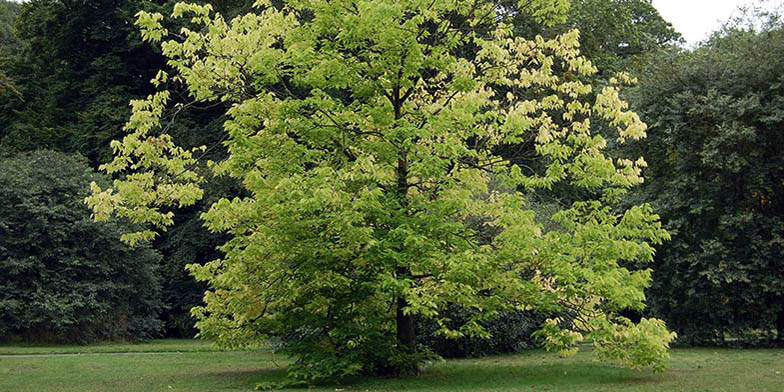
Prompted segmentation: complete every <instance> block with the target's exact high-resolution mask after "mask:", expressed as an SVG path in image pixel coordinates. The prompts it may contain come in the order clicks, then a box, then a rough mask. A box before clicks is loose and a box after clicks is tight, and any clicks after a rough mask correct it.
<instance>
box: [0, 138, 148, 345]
mask: <svg viewBox="0 0 784 392" xmlns="http://www.w3.org/2000/svg"><path fill="white" fill-rule="evenodd" d="M91 181H98V182H105V181H106V178H105V177H103V176H101V175H98V174H96V173H94V172H93V171H92V170H91V169H90V168H89V166H88V165H87V161H86V159H84V158H82V157H79V156H74V155H68V154H63V153H57V152H51V151H38V152H32V153H24V154H19V155H17V156H15V157H13V158H0V339H4V340H10V339H21V340H38V341H57V342H79V343H83V342H89V341H94V340H99V339H138V338H148V337H153V336H156V335H157V334H158V333H159V331H160V330H161V326H162V323H161V321H159V320H158V314H159V313H160V311H161V300H160V283H159V278H158V266H159V263H160V256H159V255H158V254H157V253H156V252H155V251H153V250H152V249H150V248H148V247H135V248H131V247H128V246H125V245H122V244H120V242H119V241H117V238H118V236H119V235H120V233H121V231H123V229H124V227H123V225H120V224H118V223H116V222H108V223H95V222H93V220H92V219H91V217H90V211H89V210H88V209H87V207H86V206H85V205H84V202H83V200H84V197H85V196H86V195H87V193H88V192H89V184H90V182H91Z"/></svg>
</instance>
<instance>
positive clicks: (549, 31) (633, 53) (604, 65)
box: [507, 0, 681, 79]
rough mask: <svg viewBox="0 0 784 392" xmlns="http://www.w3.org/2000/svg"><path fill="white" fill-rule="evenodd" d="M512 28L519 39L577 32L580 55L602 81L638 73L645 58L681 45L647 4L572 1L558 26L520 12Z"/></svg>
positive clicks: (648, 0) (637, 0) (641, 0)
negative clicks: (538, 21)
mask: <svg viewBox="0 0 784 392" xmlns="http://www.w3.org/2000/svg"><path fill="white" fill-rule="evenodd" d="M507 3H514V1H512V0H509V1H507ZM509 6H510V7H511V6H512V4H510V5H509ZM514 25H515V30H516V31H517V32H518V33H519V34H522V35H523V36H533V35H535V34H541V35H543V36H546V37H547V36H553V35H557V34H563V33H565V32H567V31H569V30H571V29H577V30H579V31H580V52H581V53H582V54H583V56H585V57H586V58H588V59H589V60H591V62H592V63H594V65H596V66H597V68H598V69H599V72H600V74H601V75H604V76H605V77H604V79H608V78H609V77H610V76H612V75H614V74H615V73H616V72H620V71H635V73H636V72H637V71H641V70H642V66H643V65H644V63H645V62H646V58H645V55H647V54H651V53H654V52H656V51H658V50H660V49H663V48H666V47H668V46H672V45H674V44H677V43H678V42H681V35H680V34H679V33H678V32H677V31H675V29H673V27H672V25H671V24H670V23H669V22H667V21H665V20H664V19H663V18H662V17H661V15H659V12H658V11H657V10H656V8H655V7H654V6H653V5H652V4H651V0H572V1H571V6H570V8H569V12H567V13H566V18H565V19H564V20H563V22H562V23H557V24H554V25H552V26H545V25H543V24H542V23H537V22H536V20H535V19H534V18H532V17H531V15H530V13H526V12H521V13H518V14H517V15H516V16H515V19H514Z"/></svg>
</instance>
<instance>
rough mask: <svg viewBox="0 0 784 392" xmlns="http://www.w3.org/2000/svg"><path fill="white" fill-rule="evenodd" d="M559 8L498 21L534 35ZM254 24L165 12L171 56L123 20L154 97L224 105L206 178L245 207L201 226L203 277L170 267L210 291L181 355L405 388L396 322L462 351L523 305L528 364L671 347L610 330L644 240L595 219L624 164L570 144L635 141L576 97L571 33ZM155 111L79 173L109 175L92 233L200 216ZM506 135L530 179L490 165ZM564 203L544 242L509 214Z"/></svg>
mask: <svg viewBox="0 0 784 392" xmlns="http://www.w3.org/2000/svg"><path fill="white" fill-rule="evenodd" d="M562 5H563V4H562V2H560V1H531V2H525V1H524V2H521V3H520V6H521V7H523V9H526V10H529V11H532V12H533V14H534V15H538V18H539V19H540V20H541V21H543V22H544V21H547V20H548V19H549V18H551V17H553V15H563V8H562ZM256 6H257V7H258V11H257V12H256V13H253V14H247V15H244V16H242V17H238V18H236V19H234V20H232V21H231V22H230V23H229V22H227V21H225V20H224V19H223V18H222V17H221V16H212V15H211V12H210V11H211V7H201V6H196V5H186V4H179V5H177V6H176V7H175V10H174V16H175V17H182V16H184V15H187V16H188V17H190V20H191V21H192V23H193V24H195V28H191V29H186V30H182V34H181V36H179V37H176V36H175V37H172V38H170V37H169V34H168V30H167V29H166V28H164V27H163V26H162V25H161V24H160V21H161V20H162V19H163V17H162V16H161V15H158V14H150V13H141V14H140V17H139V24H140V25H141V26H143V35H144V37H145V38H146V39H148V40H151V41H153V42H159V41H160V42H162V44H161V45H162V47H163V48H164V54H165V55H166V56H167V58H168V59H169V61H168V62H169V64H170V65H171V66H172V67H174V68H175V69H176V73H174V74H169V73H165V72H161V73H159V74H158V77H157V80H156V83H163V82H165V81H168V80H177V81H180V82H183V83H184V84H185V86H186V87H187V89H188V91H189V93H190V95H191V97H193V98H194V99H196V100H197V101H200V102H227V103H229V104H230V105H231V108H230V109H229V111H228V112H227V121H226V122H225V124H224V126H225V129H226V132H227V139H226V146H227V147H228V149H229V155H228V156H227V157H226V158H225V159H223V160H221V161H218V162H216V163H214V164H213V165H211V167H212V168H213V170H214V171H215V172H217V173H222V174H225V175H228V176H230V177H232V178H236V179H238V180H239V181H241V183H242V185H243V187H244V188H245V189H246V191H247V192H248V195H249V196H248V197H245V198H235V199H232V200H229V199H221V200H218V201H217V202H215V203H214V204H213V205H212V208H211V209H210V210H209V212H208V213H206V214H205V215H204V218H205V220H206V222H207V225H208V227H209V228H210V229H211V230H214V231H216V232H226V233H228V234H229V235H230V237H231V238H230V239H229V240H228V241H227V242H226V243H225V244H224V245H222V246H221V250H222V251H223V252H224V254H225V256H224V257H223V258H222V259H221V260H217V261H215V262H211V263H208V264H206V265H203V266H200V265H194V266H192V270H193V272H194V274H195V275H196V276H197V278H199V279H201V280H203V281H206V282H207V283H209V285H210V291H209V292H208V293H207V295H206V297H205V300H206V306H204V307H200V308H198V309H197V310H196V314H197V315H198V316H199V318H200V321H199V324H198V325H199V329H200V330H201V334H202V336H205V337H210V338H215V339H217V341H218V342H220V343H222V344H225V345H229V346H241V345H255V344H260V343H262V342H264V341H265V340H266V339H269V338H277V339H282V342H283V344H284V348H285V350H286V352H288V353H289V354H293V355H294V356H295V357H296V359H297V361H296V362H295V363H294V364H293V365H292V366H291V367H290V368H289V372H290V375H291V376H292V377H294V378H298V379H304V380H308V381H317V380H323V379H328V378H340V377H344V376H347V375H351V374H357V373H363V372H364V373H386V372H396V373H400V372H410V371H416V369H417V364H418V363H420V361H421V360H422V359H423V355H424V354H426V353H421V352H419V351H418V350H419V348H418V347H417V342H416V340H415V328H416V326H415V316H420V317H425V318H429V319H433V320H436V322H437V323H438V324H439V325H441V329H440V330H439V331H438V332H439V333H441V334H444V335H447V336H452V337H459V336H463V335H470V336H486V335H487V331H486V330H485V329H484V328H483V327H482V325H481V322H482V321H483V320H487V319H489V318H493V317H495V316H497V315H498V314H499V313H500V312H503V311H508V310H512V309H524V308H536V309H540V310H542V311H544V312H548V313H549V314H551V315H552V318H551V319H549V320H547V322H546V323H545V324H544V325H543V327H542V329H541V330H540V331H539V334H540V336H542V338H543V339H544V342H545V345H546V346H547V347H548V348H549V349H558V350H562V351H564V352H573V351H574V350H576V348H575V346H574V344H575V343H577V342H579V341H581V340H582V339H583V338H584V337H585V338H588V339H590V340H591V341H592V342H593V343H594V345H595V352H596V353H597V354H598V355H599V356H601V357H603V358H614V359H618V360H620V361H621V362H623V363H625V364H627V365H630V366H634V367H639V366H653V367H654V368H657V369H660V368H662V367H663V366H664V359H665V358H666V356H667V346H668V343H669V341H670V340H671V339H672V338H673V335H672V334H671V333H670V332H669V331H667V330H666V328H665V327H664V325H663V323H662V322H661V321H659V320H655V319H643V320H642V321H641V322H640V323H639V324H633V323H631V322H630V321H629V320H628V319H625V318H623V317H619V316H618V315H617V311H618V310H621V309H625V308H635V309H640V308H642V307H643V306H644V303H643V301H644V295H643V290H644V288H645V287H647V286H648V284H649V278H650V271H649V270H638V271H630V270H628V269H626V268H623V267H621V266H620V265H619V263H621V262H625V261H626V262H628V261H640V262H642V261H645V260H650V259H651V258H652V256H653V253H654V250H653V248H652V244H654V243H658V242H660V241H662V240H663V239H665V238H666V237H667V234H666V232H664V231H663V230H662V229H661V227H660V224H659V223H658V218H657V216H656V215H654V214H653V213H652V211H651V209H650V207H649V206H647V205H642V206H635V207H632V208H630V209H628V210H623V211H621V210H615V209H613V207H614V206H617V202H618V201H619V200H620V198H621V197H622V195H624V194H625V193H626V192H627V190H628V189H629V188H630V187H632V186H634V185H635V184H639V183H640V182H641V181H642V178H641V177H640V169H641V167H642V166H644V161H643V160H642V159H637V160H636V161H632V160H627V159H618V160H614V159H611V158H609V157H607V156H606V155H605V154H604V152H603V151H604V148H605V146H606V145H607V141H606V140H605V138H603V137H602V136H598V135H592V133H591V131H590V129H591V125H592V124H606V126H611V127H613V128H614V129H615V130H616V132H617V133H616V137H617V138H618V139H619V140H626V139H638V138H641V137H644V136H645V125H644V124H643V123H642V122H640V120H639V117H637V115H635V114H634V113H631V112H628V111H626V110H625V109H626V104H625V103H624V102H622V101H621V100H620V99H619V98H618V90H617V88H616V87H607V88H605V89H604V90H603V91H602V92H601V93H600V94H594V91H593V88H592V87H591V86H590V85H588V84H585V83H583V82H582V81H581V78H582V77H587V76H589V75H591V74H592V73H594V72H596V70H595V68H594V67H593V66H592V65H591V64H590V62H588V61H586V60H585V59H584V58H582V57H579V51H578V50H577V34H576V33H569V34H566V35H562V36H559V37H557V38H556V39H553V40H544V39H541V38H537V39H536V40H525V39H522V38H512V26H511V25H509V24H507V23H504V22H503V17H504V15H503V14H499V13H497V11H498V8H497V7H496V4H491V3H488V2H486V1H483V0H482V1H479V0H477V1H471V0H463V1H447V2H434V1H418V0H409V1H399V0H396V1H381V0H378V1H354V0H339V1H337V0H336V1H316V2H311V1H299V0H296V1H295V0H291V1H284V2H280V3H279V2H275V5H273V4H272V2H269V1H263V0H262V1H257V2H256ZM171 101H172V95H171V93H170V92H169V91H167V90H163V91H160V92H158V93H156V94H153V95H151V96H150V97H148V99H146V100H140V101H135V102H134V103H133V106H134V113H133V115H132V116H131V119H130V121H129V123H128V132H129V133H128V135H126V136H125V137H124V138H123V140H122V141H115V142H113V143H112V146H113V149H114V151H115V153H116V156H115V159H114V160H113V161H112V162H111V163H109V164H107V165H104V166H103V168H104V169H105V170H107V171H108V172H109V173H114V174H119V173H121V172H126V173H127V176H125V177H123V178H122V179H118V180H116V181H115V183H114V186H113V187H112V189H109V190H101V188H99V187H98V186H97V185H96V186H94V194H93V196H91V197H90V198H89V199H88V201H89V204H90V205H91V206H92V207H93V209H94V212H95V216H96V217H97V218H98V219H105V218H107V217H108V216H110V214H117V215H119V216H122V217H125V218H128V219H131V220H132V221H134V222H137V223H147V224H151V225H153V226H157V227H159V228H165V227H167V226H170V225H171V224H172V223H173V222H174V221H173V219H174V218H173V213H172V212H171V211H170V210H169V209H168V206H171V205H180V206H183V205H190V204H192V203H194V202H196V201H197V200H198V199H200V198H201V197H202V194H203V191H202V189H201V188H200V186H199V183H200V181H201V176H200V173H199V172H198V171H197V170H194V167H195V166H194V165H195V164H196V163H197V158H198V156H199V154H200V151H201V150H199V149H197V150H188V149H183V148H181V147H178V146H176V144H175V143H174V142H173V138H172V137H171V135H168V134H167V133H166V132H165V130H166V129H165V125H164V124H162V123H161V118H162V115H163V113H164V112H165V110H166V108H167V107H169V105H170V102H171ZM555 116H557V118H558V119H557V120H556V119H554V117H555ZM564 119H565V120H567V121H566V123H565V124H562V122H561V120H564ZM530 134H532V135H535V138H536V152H537V153H538V154H539V156H540V159H541V160H543V161H544V162H547V164H546V165H543V166H542V169H541V170H538V171H537V170H534V171H531V170H529V168H526V167H521V166H519V165H516V164H511V163H510V162H508V161H507V160H505V159H503V158H502V157H500V156H499V155H497V154H496V153H495V149H496V147H498V146H499V145H501V144H503V143H507V144H508V143H515V142H518V141H519V140H522V139H525V138H527V137H528V135H530ZM564 183H565V184H570V185H571V186H572V187H574V188H575V189H578V190H581V191H583V192H586V193H587V194H591V195H593V197H592V198H591V199H589V200H583V201H580V202H575V203H574V204H572V205H569V206H567V207H565V208H563V209H562V210H560V211H558V212H557V213H556V214H555V215H554V216H552V217H550V218H551V220H552V221H553V222H556V223H557V227H555V228H553V229H550V228H548V227H545V226H544V225H542V223H541V222H538V221H537V217H536V214H534V213H533V212H532V211H530V210H528V209H527V208H526V199H527V195H529V194H533V193H535V192H536V191H537V190H538V189H542V188H549V187H551V186H553V185H554V184H564ZM475 221H479V222H483V223H482V225H483V226H485V227H487V228H489V229H490V230H491V231H493V233H492V235H489V236H488V235H483V234H484V233H481V232H480V231H479V230H477V229H475V227H476V225H475V224H473V223H472V222H475ZM154 236H155V233H154V232H153V231H151V230H144V231H141V232H136V233H129V234H126V235H124V236H123V239H124V240H125V241H127V242H130V243H134V242H137V241H142V240H150V239H152V238H154ZM450 304H456V305H459V306H461V307H463V308H467V309H471V310H472V313H471V315H470V317H468V318H467V319H466V320H465V322H464V323H463V324H462V325H459V326H448V325H447V324H446V321H447V320H446V319H445V318H444V316H443V311H444V310H445V308H446V307H447V306H449V305H450Z"/></svg>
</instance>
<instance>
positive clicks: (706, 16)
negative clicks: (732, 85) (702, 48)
mask: <svg viewBox="0 0 784 392" xmlns="http://www.w3.org/2000/svg"><path fill="white" fill-rule="evenodd" d="M755 3H760V4H762V5H763V6H764V7H765V8H768V9H772V8H774V7H776V6H781V5H782V3H784V0H767V1H762V2H759V1H757V2H754V1H750V0H653V6H654V7H656V9H657V10H659V14H661V16H662V17H663V18H664V19H665V20H666V21H668V22H670V23H672V25H673V27H675V30H677V31H679V32H680V33H681V34H683V38H684V39H685V40H686V42H687V46H693V45H695V44H697V43H698V42H700V41H702V40H704V39H706V38H708V36H709V35H710V33H712V32H713V31H715V30H718V29H719V27H721V25H722V22H724V21H726V20H727V19H729V18H730V17H732V16H737V15H738V12H737V11H736V10H737V9H738V7H740V6H744V5H749V4H755Z"/></svg>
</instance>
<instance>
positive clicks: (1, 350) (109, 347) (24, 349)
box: [0, 339, 224, 355]
mask: <svg viewBox="0 0 784 392" xmlns="http://www.w3.org/2000/svg"><path fill="white" fill-rule="evenodd" d="M214 351H224V350H221V349H219V348H216V347H215V346H214V345H213V344H212V343H210V342H206V341H203V340H191V339H157V340H152V341H149V342H145V343H114V342H112V343H99V344H92V345H89V346H83V345H59V346H40V345H35V344H29V343H16V344H6V345H0V355H31V354H92V353H159V352H214Z"/></svg>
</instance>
